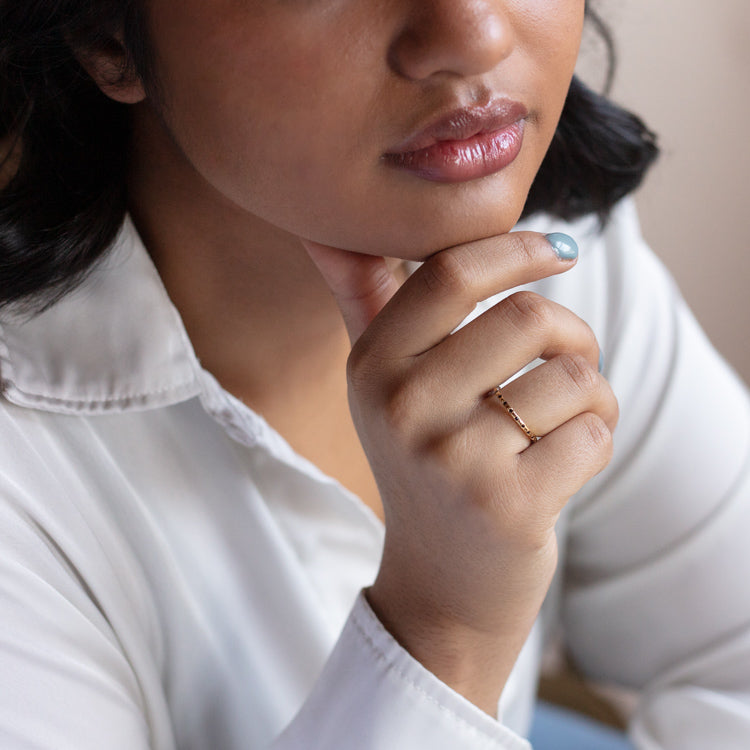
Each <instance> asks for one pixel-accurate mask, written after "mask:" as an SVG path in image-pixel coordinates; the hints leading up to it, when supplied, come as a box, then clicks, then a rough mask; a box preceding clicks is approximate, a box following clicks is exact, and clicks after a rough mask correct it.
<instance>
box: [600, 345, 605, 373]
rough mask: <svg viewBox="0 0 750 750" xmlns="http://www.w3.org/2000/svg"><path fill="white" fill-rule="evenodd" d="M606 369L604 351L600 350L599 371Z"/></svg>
mask: <svg viewBox="0 0 750 750" xmlns="http://www.w3.org/2000/svg"><path fill="white" fill-rule="evenodd" d="M603 369H604V352H603V351H602V350H601V349H600V350H599V372H601V371H602V370H603Z"/></svg>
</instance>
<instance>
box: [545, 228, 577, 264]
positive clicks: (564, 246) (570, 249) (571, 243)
mask: <svg viewBox="0 0 750 750" xmlns="http://www.w3.org/2000/svg"><path fill="white" fill-rule="evenodd" d="M545 236H546V237H547V241H548V242H549V244H550V245H552V247H553V248H554V250H555V255H557V257H558V258H559V259H560V260H575V259H576V258H577V257H578V245H577V244H576V241H575V240H574V239H573V238H572V237H571V236H570V235H568V234H563V233H562V232H552V234H548V235H545Z"/></svg>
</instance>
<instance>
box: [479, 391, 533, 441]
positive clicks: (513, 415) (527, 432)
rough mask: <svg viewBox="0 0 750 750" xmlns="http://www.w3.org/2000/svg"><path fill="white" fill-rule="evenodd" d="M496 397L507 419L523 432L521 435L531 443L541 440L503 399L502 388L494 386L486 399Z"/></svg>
mask: <svg viewBox="0 0 750 750" xmlns="http://www.w3.org/2000/svg"><path fill="white" fill-rule="evenodd" d="M492 397H497V400H498V401H499V402H500V403H501V404H502V407H503V409H505V411H506V413H507V414H508V416H509V417H511V418H512V419H513V421H514V422H515V423H516V424H517V425H518V427H519V428H520V429H521V430H522V431H523V434H524V435H526V437H527V438H528V439H529V440H531V442H532V443H536V442H537V441H538V440H541V436H540V435H537V434H536V433H535V432H533V431H532V430H531V429H530V428H529V426H528V425H527V424H526V422H524V421H523V419H521V416H520V415H519V414H518V412H517V411H516V410H515V409H514V408H513V407H512V406H511V405H510V404H509V403H508V402H507V400H506V399H505V396H503V394H502V387H501V386H499V385H497V386H495V387H494V388H493V389H492V390H491V391H490V392H489V393H488V394H487V398H492Z"/></svg>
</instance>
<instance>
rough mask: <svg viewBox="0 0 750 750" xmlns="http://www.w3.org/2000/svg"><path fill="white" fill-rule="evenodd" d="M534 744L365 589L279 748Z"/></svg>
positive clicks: (434, 749) (513, 748)
mask: <svg viewBox="0 0 750 750" xmlns="http://www.w3.org/2000/svg"><path fill="white" fill-rule="evenodd" d="M353 747H356V748H358V750H422V749H423V748H425V747H429V748H431V750H457V749H458V748H461V750H531V746H530V745H529V743H528V742H527V741H526V740H525V739H523V738H522V737H520V736H519V735H517V734H515V733H514V732H512V731H511V730H510V729H508V728H507V727H505V726H503V725H502V724H501V723H499V722H498V721H495V720H494V719H492V718H491V717H490V716H488V715H487V714H485V713H484V712H483V711H481V710H480V709H479V708H477V707H476V706H475V705H474V704H472V703H470V702H469V701H468V700H466V699H465V698H464V697H463V696H461V695H459V694H458V693H456V692H455V691H454V690H452V689H451V688H449V687H448V686H447V685H445V684H444V683H442V682H441V681H440V680H438V678H437V677H435V675H433V674H432V673H431V672H429V671H428V670H427V669H425V667H423V666H422V665H421V664H420V663H419V662H418V661H416V660H415V659H414V658H413V657H412V656H411V655H410V654H409V653H408V652H407V651H406V650H404V649H403V648H402V647H401V646H400V645H399V644H398V643H397V642H396V641H395V640H394V638H393V637H392V636H391V635H390V634H389V633H388V632H387V631H386V630H385V628H384V627H383V626H382V624H381V623H380V621H379V620H378V619H377V617H376V616H375V614H374V613H373V611H372V610H371V609H370V607H369V605H368V604H367V601H366V599H365V597H364V594H363V593H360V595H359V597H358V598H357V601H356V602H355V605H354V607H353V609H352V612H351V614H350V616H349V619H348V620H347V623H346V625H345V626H344V629H343V631H342V633H341V636H340V637H339V640H338V642H337V644H336V646H335V648H334V650H333V653H332V654H331V656H330V658H329V660H328V662H327V663H326V666H325V668H324V670H323V673H322V674H321V676H320V678H319V679H318V682H317V683H316V685H315V687H314V688H313V691H312V693H311V694H310V696H309V697H308V699H307V701H306V702H305V704H304V706H303V707H302V709H301V710H300V712H299V713H298V714H297V716H296V718H295V719H294V721H293V722H292V724H291V725H290V726H289V727H288V728H287V729H286V730H285V731H284V733H283V734H282V735H281V736H280V737H279V738H278V740H277V741H276V742H275V743H274V745H273V750H302V748H305V750H351V748H353Z"/></svg>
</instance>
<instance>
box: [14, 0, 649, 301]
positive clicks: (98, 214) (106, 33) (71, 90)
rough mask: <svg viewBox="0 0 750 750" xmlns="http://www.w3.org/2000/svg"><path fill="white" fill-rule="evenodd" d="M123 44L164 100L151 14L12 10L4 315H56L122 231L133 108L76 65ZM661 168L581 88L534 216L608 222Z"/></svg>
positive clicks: (567, 110)
mask: <svg viewBox="0 0 750 750" xmlns="http://www.w3.org/2000/svg"><path fill="white" fill-rule="evenodd" d="M586 14H587V16H588V18H589V22H590V23H593V25H594V27H595V28H596V29H597V30H598V32H599V33H600V35H601V37H602V38H603V39H604V41H605V44H606V47H607V55H606V58H607V63H608V65H609V72H608V76H607V77H608V81H610V82H611V76H612V71H613V68H614V52H613V48H612V40H611V37H610V35H609V32H608V31H607V29H606V27H605V26H604V24H602V22H601V20H600V19H599V17H598V16H597V15H596V14H595V13H594V12H593V11H592V9H591V8H590V7H589V4H588V3H587V7H586ZM115 39H119V40H121V41H122V45H123V47H124V51H125V53H126V59H125V60H124V62H123V68H122V71H121V74H122V76H123V77H126V76H129V75H138V76H139V77H140V78H141V80H142V81H143V82H144V84H145V85H146V88H147V90H150V93H156V91H157V89H156V86H155V80H156V79H155V76H154V74H153V60H152V58H151V56H150V45H149V42H148V34H147V27H146V23H145V14H144V12H143V9H142V7H141V2H140V0H97V2H84V1H83V0H27V1H26V2H23V3H21V2H18V0H0V308H2V307H4V306H14V307H21V308H23V309H28V310H30V311H39V310H41V309H44V308H45V307H48V306H49V305H51V304H53V303H54V302H55V301H56V300H57V299H59V298H60V297H61V296H62V295H64V294H65V293H67V292H68V291H70V290H71V289H73V288H74V287H75V286H76V285H77V284H78V283H80V281H81V280H82V279H83V278H84V277H85V275H86V274H87V273H88V272H89V271H90V270H91V269H92V268H93V267H94V265H95V264H96V262H97V260H98V259H99V258H101V257H102V256H103V255H104V253H105V252H106V250H107V248H108V247H109V246H110V244H111V243H112V241H113V240H114V238H115V236H116V234H117V232H118V229H119V228H120V226H121V224H122V221H123V218H124V216H125V212H126V210H127V195H126V187H125V183H126V167H127V153H128V143H129V137H130V127H129V119H130V118H129V111H128V107H127V106H126V105H123V104H120V103H117V102H115V101H113V100H111V99H110V98H108V97H107V96H105V95H104V94H102V93H101V92H100V91H99V89H98V87H97V86H96V85H95V84H94V83H93V81H92V80H91V79H90V78H89V76H88V75H86V73H85V72H84V71H83V69H82V67H81V65H80V64H79V62H78V60H77V58H76V55H75V53H74V51H73V50H74V49H78V50H95V49H97V48H100V47H102V46H104V45H111V44H115V43H117V42H115V41H114V40H115ZM3 151H4V155H3ZM656 154H657V147H656V142H655V137H654V135H653V133H651V131H649V130H648V128H646V127H645V125H644V124H643V123H642V122H641V120H640V119H638V118H637V117H636V116H635V115H633V114H631V113H629V112H627V111H626V110H624V109H622V108H620V107H618V106H617V105H615V104H613V103H612V102H611V101H609V100H608V99H607V98H606V96H604V95H602V94H598V93H595V92H594V91H592V90H591V89H589V88H588V87H587V86H585V85H584V84H583V83H582V82H581V81H580V80H579V79H578V78H574V79H573V82H572V84H571V87H570V91H569V93H568V97H567V100H566V103H565V107H564V109H563V113H562V117H561V119H560V124H559V126H558V128H557V132H556V133H555V136H554V138H553V141H552V144H551V146H550V149H549V152H548V153H547V155H546V158H545V160H544V162H543V164H542V166H541V168H540V170H539V173H538V175H537V177H536V179H535V181H534V184H533V185H532V187H531V191H530V193H529V196H528V200H527V203H526V206H525V209H524V215H529V214H532V213H535V212H538V211H546V212H549V213H552V214H554V215H557V216H559V217H561V218H563V219H573V218H576V217H579V216H582V215H584V214H587V213H591V212H595V213H597V214H598V215H599V216H600V218H601V219H602V221H604V220H606V217H607V215H608V213H609V211H610V209H611V208H612V207H613V205H614V204H615V203H616V202H617V201H618V200H619V199H620V198H621V197H622V196H624V195H626V194H627V193H629V192H630V191H632V190H633V189H634V188H636V187H637V186H638V184H639V183H640V181H641V180H642V179H643V176H644V174H645V172H646V170H647V169H648V167H649V165H650V164H651V162H652V161H653V160H654V158H655V157H656ZM16 159H17V164H16V163H13V162H14V161H15V160H16ZM4 171H5V173H6V174H7V175H8V177H9V179H6V180H5V181H6V182H7V184H5V185H4V186H3V179H4V178H3V172H4ZM10 175H12V176H10Z"/></svg>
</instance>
